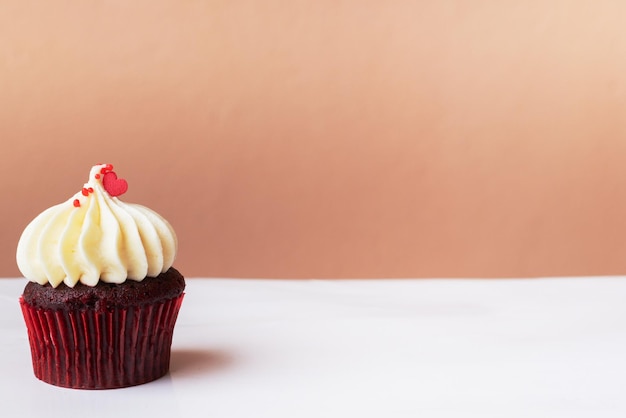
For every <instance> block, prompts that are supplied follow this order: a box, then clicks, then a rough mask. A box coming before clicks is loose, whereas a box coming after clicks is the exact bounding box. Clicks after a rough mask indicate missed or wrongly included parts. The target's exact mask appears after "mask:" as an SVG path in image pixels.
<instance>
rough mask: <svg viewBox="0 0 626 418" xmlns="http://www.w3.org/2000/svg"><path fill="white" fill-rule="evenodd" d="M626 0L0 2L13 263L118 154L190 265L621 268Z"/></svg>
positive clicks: (262, 273)
mask: <svg viewBox="0 0 626 418" xmlns="http://www.w3.org/2000/svg"><path fill="white" fill-rule="evenodd" d="M625 17H626V2H622V1H591V0H589V1H580V0H579V1H575V0H570V1H543V0H533V1H524V2H522V1H499V0H483V1H480V0H474V1H463V0H456V1H454V0H448V1H445V0H444V1H436V0H430V1H415V2H408V1H391V2H384V1H376V0H369V1H365V0H354V1H331V0H322V1H275V0H267V1H261V2H259V1H238V0H234V1H193V0H187V1H174V0H172V1H164V0H158V1H155V0H135V1H128V2H127V1H108V2H104V1H82V0H81V1H78V0H76V1H54V2H47V1H39V2H33V1H25V0H7V1H3V2H0V96H1V97H0V140H1V149H0V150H1V152H0V176H1V177H2V182H1V185H0V187H1V189H0V191H1V193H2V197H3V198H2V212H1V213H2V216H1V217H0V233H1V236H2V240H0V276H15V275H17V274H18V271H17V268H16V267H15V261H14V252H15V246H16V243H17V240H18V238H19V234H20V232H21V230H22V229H23V227H24V226H25V225H26V224H27V223H28V222H29V221H30V219H32V218H33V217H34V216H35V215H36V214H38V213H39V212H41V211H42V210H43V209H45V208H46V207H48V206H51V205H52V204H55V203H58V202H61V201H63V200H65V199H67V198H68V197H69V196H70V195H72V194H73V193H75V192H76V191H78V190H79V189H80V187H81V186H82V184H83V182H85V181H86V179H87V174H88V170H89V167H90V166H91V165H92V164H94V163H97V162H110V163H113V164H114V165H115V166H116V171H117V172H118V174H119V175H120V176H121V177H125V178H126V179H127V180H128V181H129V184H130V190H129V192H128V193H127V194H126V195H124V196H123V198H124V200H126V201H129V202H136V203H142V204H145V205H147V206H150V207H152V208H153V209H155V210H157V211H158V212H160V213H161V214H162V215H164V216H165V217H166V218H168V219H169V220H170V222H171V223H172V224H173V225H174V227H175V228H176V230H177V232H178V235H179V239H180V252H179V257H178V260H177V263H176V264H177V265H178V267H179V268H180V270H182V271H183V273H185V274H186V275H187V276H228V277H413V276H416V277H423V276H463V277H465V276H536V275H588V274H623V273H625V272H626V219H625V213H626V193H625V192H624V186H625V185H626V168H625V166H624V162H625V161H626V29H624V21H625V20H624V18H625Z"/></svg>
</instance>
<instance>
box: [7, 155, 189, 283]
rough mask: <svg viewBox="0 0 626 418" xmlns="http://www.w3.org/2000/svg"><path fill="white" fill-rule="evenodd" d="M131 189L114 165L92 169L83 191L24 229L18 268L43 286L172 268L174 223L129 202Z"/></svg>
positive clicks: (123, 277) (131, 277) (121, 277)
mask: <svg viewBox="0 0 626 418" xmlns="http://www.w3.org/2000/svg"><path fill="white" fill-rule="evenodd" d="M127 189H128V184H127V182H126V180H124V179H120V178H118V177H117V174H116V173H115V172H114V171H113V166H112V165H111V164H98V165H95V166H93V167H92V169H91V171H90V173H89V180H88V181H87V183H85V185H84V186H83V188H82V190H81V191H79V192H78V193H76V194H75V195H74V196H72V197H71V198H69V199H68V200H67V201H65V202H63V203H61V204H58V205H56V206H53V207H51V208H49V209H47V210H45V211H44V212H42V213H41V214H40V215H39V216H37V217H36V218H35V219H33V221H32V222H31V223H30V224H29V225H28V226H27V227H26V228H25V229H24V232H23V233H22V236H21V238H20V240H19V243H18V246H17V254H16V259H17V265H18V267H19V269H20V271H21V272H22V274H23V275H24V277H26V278H27V279H29V280H30V281H33V282H37V283H39V284H42V285H44V284H46V283H50V284H51V285H52V286H53V287H57V286H58V285H60V284H61V283H65V284H66V285H67V286H70V287H74V286H75V285H76V283H78V282H81V283H83V284H85V285H88V286H95V285H96V284H97V283H98V281H103V282H106V283H122V282H124V281H126V280H135V281H141V280H143V279H144V278H146V277H155V276H157V275H159V274H160V273H162V272H164V271H166V270H167V269H169V268H170V267H171V266H172V264H173V262H174V258H175V257H176V251H177V247H178V242H177V239H176V234H175V233H174V230H173V229H172V227H171V225H170V224H169V223H168V222H167V221H166V220H165V219H164V218H162V217H161V216H160V215H159V214H157V213H156V212H154V211H153V210H151V209H148V208H147V207H145V206H141V205H137V204H132V203H124V202H122V201H121V200H120V199H119V198H118V196H120V195H122V194H123V193H125V192H126V190H127Z"/></svg>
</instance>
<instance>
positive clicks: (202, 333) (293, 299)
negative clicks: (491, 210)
mask: <svg viewBox="0 0 626 418" xmlns="http://www.w3.org/2000/svg"><path fill="white" fill-rule="evenodd" d="M25 283H26V282H25V280H24V279H1V280H0V338H1V339H0V415H1V416H2V417H18V416H19V417H35V416H37V417H38V416H46V417H57V416H59V417H64V418H71V417H81V418H85V417H112V416H115V417H131V416H141V417H151V418H154V417H167V418H176V417H185V418H188V417H235V418H238V417H246V418H248V417H272V418H280V417H290V418H292V417H293V418H300V417H359V418H360V417H464V418H465V417H481V418H482V417H506V418H511V417H533V418H537V417H550V418H555V417H567V418H576V417H594V418H607V417H620V418H623V417H626V303H624V302H625V300H626V298H625V296H626V278H620V277H608V278H607V277H605V278H591V277H589V278H555V279H526V280H523V279H520V280H512V279H504V280H493V279H490V280H467V279H459V280H449V279H436V280H424V279H420V280H343V281H332V280H303V281H296V280H233V279H229V280H225V279H188V280H187V291H186V293H187V294H186V297H185V301H184V303H183V307H182V310H181V313H180V316H179V320H178V323H177V327H176V331H175V334H174V343H173V346H172V361H171V369H170V373H169V375H167V376H165V377H164V378H162V379H160V380H157V381H155V382H152V383H148V384H145V385H142V386H137V387H132V388H125V389H117V390H108V391H84V390H72V389H63V388H58V387H54V386H51V385H48V384H46V383H43V382H40V381H39V380H37V379H36V378H35V377H34V376H33V373H32V369H31V363H30V352H29V347H28V342H27V338H26V330H25V326H24V324H23V320H22V317H21V312H20V309H19V306H18V302H17V299H18V297H19V295H20V294H21V291H22V289H23V287H24V285H25Z"/></svg>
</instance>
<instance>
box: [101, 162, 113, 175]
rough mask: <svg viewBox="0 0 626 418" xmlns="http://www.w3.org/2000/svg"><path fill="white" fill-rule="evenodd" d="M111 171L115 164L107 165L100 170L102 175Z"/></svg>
mask: <svg viewBox="0 0 626 418" xmlns="http://www.w3.org/2000/svg"><path fill="white" fill-rule="evenodd" d="M111 170H113V164H106V165H105V166H104V167H102V168H101V169H100V174H106V173H108V172H109V171H111Z"/></svg>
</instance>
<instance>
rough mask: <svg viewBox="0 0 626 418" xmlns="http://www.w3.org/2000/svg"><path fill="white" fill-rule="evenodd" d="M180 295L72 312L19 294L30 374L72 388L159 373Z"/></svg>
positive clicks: (114, 384)
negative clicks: (42, 305) (38, 305)
mask: <svg viewBox="0 0 626 418" xmlns="http://www.w3.org/2000/svg"><path fill="white" fill-rule="evenodd" d="M183 297H184V294H181V295H180V296H178V297H176V298H173V299H169V300H165V301H163V302H159V303H155V304H152V305H146V306H134V307H129V308H113V309H110V310H109V309H107V310H96V309H85V310H81V311H75V312H71V311H65V310H46V309H36V308H34V307H32V306H30V305H28V304H27V303H26V302H25V301H24V299H23V298H20V305H21V308H22V313H23V314H24V320H25V322H26V328H27V330H28V341H29V343H30V349H31V355H32V360H33V371H34V373H35V376H36V377H37V378H38V379H40V380H43V381H44V382H47V383H50V384H52V385H55V386H62V387H67V388H74V389H114V388H123V387H128V386H135V385H140V384H142V383H147V382H150V381H153V380H156V379H158V378H160V377H162V376H163V375H165V374H166V373H167V372H168V370H169V363H170V352H171V346H172V336H173V333H174V325H175V323H176V318H177V317H178V311H179V310H180V306H181V303H182V301H183Z"/></svg>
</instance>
